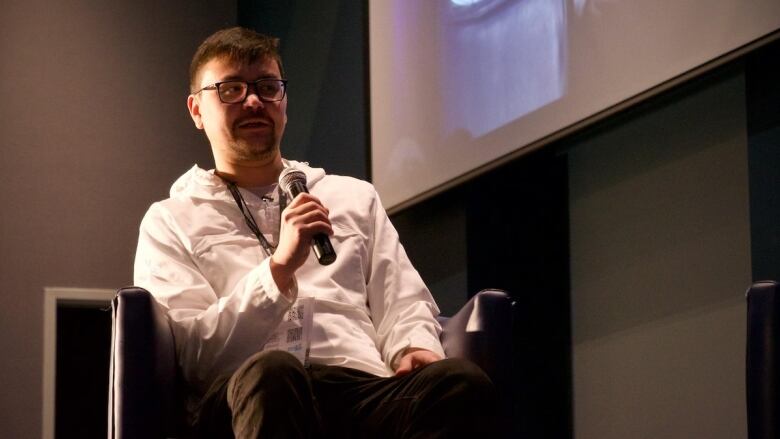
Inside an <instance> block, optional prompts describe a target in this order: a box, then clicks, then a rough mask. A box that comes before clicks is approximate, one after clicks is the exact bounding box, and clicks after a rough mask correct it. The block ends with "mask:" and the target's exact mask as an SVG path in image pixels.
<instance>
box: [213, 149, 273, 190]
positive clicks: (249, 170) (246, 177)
mask: <svg viewBox="0 0 780 439" xmlns="http://www.w3.org/2000/svg"><path fill="white" fill-rule="evenodd" d="M282 168H283V165H282V158H281V157H280V156H277V157H276V158H275V159H274V160H272V161H271V162H268V163H229V162H218V163H216V173H217V175H219V176H220V177H222V178H224V179H226V180H230V181H232V182H234V183H235V184H236V185H237V186H239V187H244V188H251V187H258V186H269V185H272V184H274V183H276V182H277V180H278V178H279V174H280V173H281V172H282Z"/></svg>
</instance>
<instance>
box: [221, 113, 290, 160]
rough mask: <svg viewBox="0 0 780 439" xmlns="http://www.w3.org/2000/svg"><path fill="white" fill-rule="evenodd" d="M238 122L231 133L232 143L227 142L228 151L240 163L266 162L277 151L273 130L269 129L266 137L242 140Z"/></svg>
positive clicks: (277, 144)
mask: <svg viewBox="0 0 780 439" xmlns="http://www.w3.org/2000/svg"><path fill="white" fill-rule="evenodd" d="M238 124H239V122H237V123H236V124H235V126H234V127H233V132H232V137H233V139H232V141H230V142H228V144H227V147H228V149H230V150H231V152H233V154H234V155H235V157H236V158H237V159H239V160H241V161H267V160H268V159H270V158H272V157H273V156H274V155H275V154H276V153H277V152H278V150H279V142H277V139H276V135H275V130H274V129H273V128H271V132H269V133H268V137H263V138H257V137H254V138H250V139H247V138H244V137H242V136H241V135H240V130H239V128H238Z"/></svg>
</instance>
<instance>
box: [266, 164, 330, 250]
mask: <svg viewBox="0 0 780 439" xmlns="http://www.w3.org/2000/svg"><path fill="white" fill-rule="evenodd" d="M279 187H281V188H282V190H284V191H285V192H286V193H287V195H289V196H290V198H291V199H292V198H295V196H296V195H298V194H300V193H301V192H306V193H309V189H308V188H306V174H304V173H303V171H301V170H298V169H295V168H284V170H282V173H281V174H280V175H279ZM311 247H312V249H313V250H314V254H315V255H316V256H317V261H319V263H320V264H321V265H329V264H332V263H333V261H335V260H336V251H335V250H333V246H332V245H331V243H330V238H328V235H326V234H324V233H318V234H316V235H314V237H313V238H312V241H311Z"/></svg>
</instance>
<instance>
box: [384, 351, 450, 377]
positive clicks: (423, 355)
mask: <svg viewBox="0 0 780 439" xmlns="http://www.w3.org/2000/svg"><path fill="white" fill-rule="evenodd" d="M439 360H441V357H440V356H438V355H437V354H435V353H433V352H431V351H429V350H425V349H420V348H408V349H407V350H406V351H405V352H404V354H403V356H402V357H401V361H400V362H399V363H398V369H396V370H395V375H396V376H403V375H406V374H408V373H409V372H411V371H413V370H415V369H417V368H420V367H422V366H425V365H426V364H430V363H433V362H435V361H439Z"/></svg>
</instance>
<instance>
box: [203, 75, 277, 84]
mask: <svg viewBox="0 0 780 439" xmlns="http://www.w3.org/2000/svg"><path fill="white" fill-rule="evenodd" d="M258 79H281V78H278V77H277V76H276V75H274V74H273V73H261V74H260V76H258V77H256V78H255V79H252V80H250V82H251V81H257V80H258ZM225 81H246V80H245V79H244V78H243V77H242V76H240V75H230V76H226V77H224V78H222V79H220V80H219V81H217V82H225Z"/></svg>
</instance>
